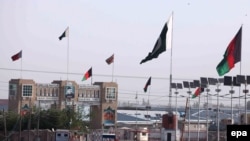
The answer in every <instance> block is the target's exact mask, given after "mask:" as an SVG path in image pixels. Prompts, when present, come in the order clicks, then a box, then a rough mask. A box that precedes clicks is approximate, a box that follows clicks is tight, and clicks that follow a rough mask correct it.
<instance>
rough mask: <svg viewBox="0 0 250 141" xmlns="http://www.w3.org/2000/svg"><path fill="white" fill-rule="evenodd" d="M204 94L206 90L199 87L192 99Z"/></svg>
mask: <svg viewBox="0 0 250 141" xmlns="http://www.w3.org/2000/svg"><path fill="white" fill-rule="evenodd" d="M202 92H204V88H201V87H198V88H197V89H196V90H195V92H194V94H193V96H192V98H196V97H197V96H199V95H200V94H201V93H202Z"/></svg>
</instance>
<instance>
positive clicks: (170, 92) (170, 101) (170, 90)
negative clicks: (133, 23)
mask: <svg viewBox="0 0 250 141" xmlns="http://www.w3.org/2000/svg"><path fill="white" fill-rule="evenodd" d="M173 15H174V12H172V15H171V18H172V22H173ZM172 26H173V24H172ZM172 35H173V27H172ZM172 46H173V38H171V55H170V76H169V106H170V110H171V111H172V100H171V99H172V87H171V83H172V56H173V47H172Z"/></svg>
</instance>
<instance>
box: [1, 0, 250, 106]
mask: <svg viewBox="0 0 250 141" xmlns="http://www.w3.org/2000/svg"><path fill="white" fill-rule="evenodd" d="M249 5H250V1H248V0H241V1H236V0H220V1H218V0H179V1H170V0H157V1H155V0H126V1H125V0H124V1H117V0H105V1H97V0H74V1H69V0H53V1H51V0H37V1H33V0H22V1H20V0H1V1H0V49H1V51H0V75H1V77H0V98H8V81H9V80H10V79H12V78H20V76H21V73H20V71H14V70H8V69H17V70H20V69H21V64H22V69H23V70H34V71H46V72H62V73H60V74H55V73H41V72H31V71H22V78H24V79H33V80H34V81H36V82H40V83H51V82H52V81H53V80H60V79H61V80H66V79H67V75H66V72H67V47H68V42H67V41H68V40H67V38H64V39H63V40H61V41H59V39H58V37H59V36H60V35H61V34H62V33H63V31H64V30H65V29H66V27H67V26H69V73H74V75H73V74H70V75H69V76H68V78H69V80H74V81H76V82H77V83H79V84H90V80H87V81H84V82H82V81H81V79H82V77H83V74H84V73H85V72H86V71H87V70H88V69H89V68H90V67H92V68H93V82H97V81H104V82H106V81H107V82H109V81H111V74H112V65H107V64H106V62H105V59H107V58H108V57H109V56H111V55H112V54H113V53H114V54H115V60H114V75H115V77H114V81H116V82H117V83H118V85H119V100H120V102H124V101H130V102H135V99H134V98H135V93H136V91H137V92H138V94H139V96H138V97H139V101H141V100H142V99H143V98H144V99H145V100H147V98H148V95H150V96H149V98H150V99H151V100H150V102H151V103H154V104H165V105H167V104H168V101H169V100H168V97H167V95H168V93H169V75H170V56H171V50H167V51H166V52H164V53H162V54H161V55H160V56H159V57H158V59H153V60H151V61H149V62H146V63H144V64H142V65H140V64H139V63H140V61H141V60H142V59H143V58H145V57H146V55H147V54H148V52H150V51H151V50H152V49H153V46H154V44H155V42H156V39H157V38H158V36H159V35H160V32H161V30H162V28H163V25H164V24H165V22H167V20H168V18H169V16H170V14H171V13H172V12H174V15H173V48H172V74H173V82H178V83H182V81H183V80H188V81H192V80H194V79H200V77H201V76H203V77H215V78H217V77H219V76H218V74H217V72H216V66H217V64H218V63H219V62H220V61H221V60H222V57H223V54H224V52H225V50H226V47H227V45H228V44H229V42H230V41H231V40H232V38H233V37H234V36H235V34H236V33H237V31H238V30H239V28H240V26H241V25H243V34H242V61H241V73H242V74H245V75H247V74H249V73H250V71H249V68H250V63H249V62H250V58H249V57H248V55H249V53H250V49H249V46H250V40H248V38H250V19H249V17H250V9H249ZM20 50H22V51H23V57H22V60H18V61H15V62H12V60H11V56H12V55H14V54H16V53H18V52H19V51H20ZM239 73H240V63H238V64H236V66H235V68H234V69H233V70H231V71H230V72H229V73H228V74H227V75H236V74H239ZM150 76H152V81H151V86H150V87H149V91H148V93H144V92H143V87H144V85H145V83H146V81H147V79H148V78H149V77H150ZM186 91H187V90H186V89H183V90H180V91H179V92H180V94H181V95H185V96H187V93H186ZM212 93H215V92H214V88H213V89H212ZM222 93H223V94H225V93H228V90H224V91H223V90H222ZM172 100H173V101H175V99H172ZM184 102H185V99H184V98H180V99H179V103H181V104H184ZM237 102H238V101H235V102H234V103H235V104H236V103H237Z"/></svg>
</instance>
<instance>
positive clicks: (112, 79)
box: [112, 54, 115, 82]
mask: <svg viewBox="0 0 250 141" xmlns="http://www.w3.org/2000/svg"><path fill="white" fill-rule="evenodd" d="M114 57H115V56H114V54H113V64H112V82H113V78H114V65H115V61H114V59H115V58H114Z"/></svg>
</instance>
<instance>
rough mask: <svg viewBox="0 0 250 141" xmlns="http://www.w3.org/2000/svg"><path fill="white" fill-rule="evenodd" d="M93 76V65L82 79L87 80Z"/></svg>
mask: <svg viewBox="0 0 250 141" xmlns="http://www.w3.org/2000/svg"><path fill="white" fill-rule="evenodd" d="M91 76H92V67H91V68H90V69H89V70H88V71H87V72H86V73H85V74H84V76H83V78H82V81H85V80H87V79H88V78H90V77H91Z"/></svg>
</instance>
